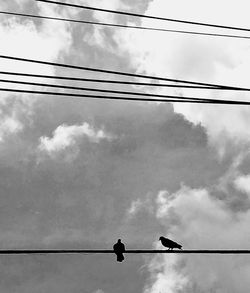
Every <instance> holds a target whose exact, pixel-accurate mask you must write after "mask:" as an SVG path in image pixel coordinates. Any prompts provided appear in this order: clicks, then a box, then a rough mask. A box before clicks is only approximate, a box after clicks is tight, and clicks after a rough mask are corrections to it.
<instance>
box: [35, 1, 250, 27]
mask: <svg viewBox="0 0 250 293" xmlns="http://www.w3.org/2000/svg"><path fill="white" fill-rule="evenodd" d="M36 1H37V2H44V3H47V4H56V5H63V6H68V7H75V8H81V9H88V10H93V11H101V12H107V13H112V14H119V15H126V16H134V17H139V18H149V19H155V20H163V21H168V22H176V23H184V24H190V25H198V26H206V27H215V28H221V29H230V30H239V31H247V32H250V28H243V27H235V26H226V25H219V24H212V23H205V22H197V21H189V20H181V19H174V18H166V17H160V16H153V15H146V14H139V13H132V12H125V11H118V10H111V9H104V8H97V7H93V6H84V5H79V4H73V3H67V2H58V1H51V0H36Z"/></svg>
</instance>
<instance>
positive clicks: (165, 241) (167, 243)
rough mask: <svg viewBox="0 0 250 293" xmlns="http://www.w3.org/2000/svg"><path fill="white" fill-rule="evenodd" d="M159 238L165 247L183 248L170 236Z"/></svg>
mask: <svg viewBox="0 0 250 293" xmlns="http://www.w3.org/2000/svg"><path fill="white" fill-rule="evenodd" d="M159 240H160V241H161V244H162V245H163V246H165V247H168V249H173V248H179V249H182V246H181V245H180V244H178V243H176V242H174V241H172V240H170V239H168V238H165V237H163V236H161V237H160V238H159Z"/></svg>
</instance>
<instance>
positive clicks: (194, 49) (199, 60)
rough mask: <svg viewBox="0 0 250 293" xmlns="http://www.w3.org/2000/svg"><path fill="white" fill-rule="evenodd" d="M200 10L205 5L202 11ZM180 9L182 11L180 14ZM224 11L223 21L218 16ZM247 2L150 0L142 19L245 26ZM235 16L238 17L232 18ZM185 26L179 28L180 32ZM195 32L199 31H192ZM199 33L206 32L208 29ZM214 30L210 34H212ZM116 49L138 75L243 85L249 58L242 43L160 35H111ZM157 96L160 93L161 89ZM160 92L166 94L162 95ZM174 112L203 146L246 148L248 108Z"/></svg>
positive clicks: (244, 95)
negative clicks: (203, 138)
mask: <svg viewBox="0 0 250 293" xmlns="http://www.w3.org/2000/svg"><path fill="white" fill-rule="evenodd" d="M204 5H205V6H204ZM180 7H182V9H180ZM223 7H227V14H226V15H225V17H223V19H222V18H221V13H222V11H224V8H223ZM248 9H249V3H248V1H245V0H240V2H239V3H237V5H236V3H230V4H228V1H226V0H223V1H220V3H219V4H218V1H215V0H213V1H209V3H202V4H201V2H200V1H198V0H192V1H189V2H188V4H187V3H186V1H184V0H178V1H175V2H174V3H173V1H165V0H154V1H151V2H150V3H149V5H148V9H147V11H146V12H145V14H147V15H159V16H164V17H167V16H168V15H169V16H171V17H172V18H177V19H186V20H193V21H202V22H208V23H209V22H210V23H218V24H224V25H235V26H242V27H249V26H250V22H249V17H248V16H247V15H246V11H247V10H248ZM235 11H238V13H235ZM141 25H151V26H157V27H160V26H162V27H165V28H166V27H167V28H173V29H183V28H184V27H183V25H181V24H174V23H171V25H170V23H164V22H156V21H152V20H142V22H141ZM187 28H188V27H187V26H185V29H187ZM192 29H193V30H199V31H201V28H199V29H197V27H192ZM202 31H207V32H211V31H212V30H211V29H209V28H202ZM214 31H215V29H213V32H214ZM114 38H115V39H116V40H117V43H118V44H119V46H120V49H121V50H124V52H129V53H130V56H131V63H132V64H133V66H134V68H135V69H136V70H137V71H138V72H140V73H141V72H143V73H148V74H153V75H158V76H166V77H172V78H179V79H180V78H182V79H187V80H197V81H204V82H211V83H220V84H229V85H238V86H245V87H247V86H248V81H247V77H248V76H249V74H250V72H249V68H250V58H249V56H250V55H249V46H248V45H247V42H245V41H242V40H239V39H225V38H211V37H204V36H202V37H201V36H187V35H178V34H168V33H160V32H158V33H157V32H148V31H144V32H136V31H133V32H131V31H125V32H123V33H122V34H121V33H119V32H117V33H116V34H115V36H114ZM161 92H162V90H161ZM164 92H166V91H164ZM168 93H171V94H175V95H176V94H177V95H186V96H196V97H208V98H217V99H221V98H225V99H236V100H239V99H240V100H249V97H250V96H249V94H247V93H242V92H241V93H232V92H231V93H230V92H223V93H222V92H221V91H220V92H216V91H207V92H205V91H197V90H196V91H194V90H179V91H176V90H168ZM174 109H175V111H176V112H178V113H181V114H183V115H184V116H185V117H186V118H187V119H189V120H190V121H191V122H192V123H194V124H201V125H203V126H204V127H205V128H206V129H207V132H208V135H209V141H210V143H211V144H212V145H214V146H216V147H217V148H218V151H219V153H220V154H224V153H225V152H226V151H227V144H228V143H232V144H233V145H236V147H238V146H239V145H242V144H244V143H246V144H248V145H249V111H250V110H249V107H247V106H246V107H245V106H244V107H242V106H233V107H232V106H218V105H215V106H213V105H193V104H190V105H189V104H180V103H179V104H178V103H175V104H174Z"/></svg>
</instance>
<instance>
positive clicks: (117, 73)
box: [0, 55, 248, 90]
mask: <svg viewBox="0 0 250 293" xmlns="http://www.w3.org/2000/svg"><path fill="white" fill-rule="evenodd" d="M0 58H4V59H9V60H16V61H23V62H31V63H37V64H43V65H50V66H57V67H64V68H70V69H77V70H85V71H92V72H99V73H107V74H114V75H121V76H129V77H137V78H145V79H152V80H161V81H171V82H177V83H185V84H194V85H202V86H211V87H213V88H227V89H230V88H233V89H238V90H243V89H244V90H248V89H247V88H242V87H235V86H226V85H219V84H212V83H204V82H197V81H187V80H181V79H173V78H166V77H158V76H150V75H142V74H136V73H128V72H121V71H114V70H107V69H99V68H93V67H85V66H77V65H69V64H62V63H56V62H48V61H41V60H35V59H28V58H20V57H14V56H7V55H0Z"/></svg>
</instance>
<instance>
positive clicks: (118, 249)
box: [113, 239, 125, 262]
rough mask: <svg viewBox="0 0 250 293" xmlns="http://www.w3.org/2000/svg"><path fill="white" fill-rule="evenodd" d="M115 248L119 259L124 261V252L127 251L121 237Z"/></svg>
mask: <svg viewBox="0 0 250 293" xmlns="http://www.w3.org/2000/svg"><path fill="white" fill-rule="evenodd" d="M113 249H114V252H115V254H116V256H117V261H119V262H122V261H123V260H124V256H123V252H125V245H124V244H123V243H122V242H121V239H118V241H117V243H116V244H114V246H113Z"/></svg>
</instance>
